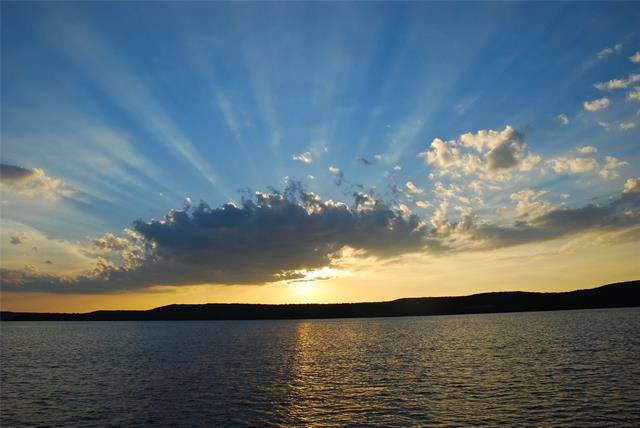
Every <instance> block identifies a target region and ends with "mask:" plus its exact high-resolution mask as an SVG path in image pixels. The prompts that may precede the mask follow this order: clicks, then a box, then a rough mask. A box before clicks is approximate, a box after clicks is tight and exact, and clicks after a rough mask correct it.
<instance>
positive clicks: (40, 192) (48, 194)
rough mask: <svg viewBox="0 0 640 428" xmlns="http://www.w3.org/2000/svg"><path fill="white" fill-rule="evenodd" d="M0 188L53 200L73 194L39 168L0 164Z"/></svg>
mask: <svg viewBox="0 0 640 428" xmlns="http://www.w3.org/2000/svg"><path fill="white" fill-rule="evenodd" d="M0 188H2V189H6V190H9V191H11V192H14V193H17V194H20V195H24V196H29V197H31V198H33V197H36V196H42V197H44V198H45V199H49V200H55V199H59V198H61V197H69V196H71V195H72V194H73V193H74V192H73V190H71V189H70V188H69V187H68V186H67V185H66V184H65V183H64V182H63V181H62V180H61V179H59V178H51V177H49V176H47V174H45V172H44V170H42V169H40V168H33V169H30V168H22V167H19V166H15V165H7V164H0Z"/></svg>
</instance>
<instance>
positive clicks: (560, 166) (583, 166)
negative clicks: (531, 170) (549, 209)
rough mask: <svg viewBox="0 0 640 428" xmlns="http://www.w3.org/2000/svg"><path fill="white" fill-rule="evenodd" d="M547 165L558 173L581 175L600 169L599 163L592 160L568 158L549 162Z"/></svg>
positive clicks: (563, 157)
mask: <svg viewBox="0 0 640 428" xmlns="http://www.w3.org/2000/svg"><path fill="white" fill-rule="evenodd" d="M547 164H548V165H549V166H550V167H551V169H553V170H554V171H555V172H557V173H565V172H568V173H571V174H579V173H583V172H588V171H593V170H595V169H596V168H597V167H598V161H596V160H595V159H591V158H568V157H565V156H560V157H557V158H554V159H551V160H549V161H547Z"/></svg>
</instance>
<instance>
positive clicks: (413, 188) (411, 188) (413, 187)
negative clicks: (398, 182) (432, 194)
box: [405, 181, 424, 195]
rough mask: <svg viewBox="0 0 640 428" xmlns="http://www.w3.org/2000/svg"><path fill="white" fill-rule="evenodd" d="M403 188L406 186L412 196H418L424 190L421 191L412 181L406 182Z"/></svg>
mask: <svg viewBox="0 0 640 428" xmlns="http://www.w3.org/2000/svg"><path fill="white" fill-rule="evenodd" d="M405 186H407V189H408V190H409V193H411V194H413V195H419V194H421V193H423V192H424V189H421V188H419V187H418V186H416V185H415V184H413V181H407V182H406V183H405Z"/></svg>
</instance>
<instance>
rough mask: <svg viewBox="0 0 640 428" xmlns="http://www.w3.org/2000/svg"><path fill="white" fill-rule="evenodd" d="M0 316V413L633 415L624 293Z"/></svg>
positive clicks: (34, 419) (169, 417)
mask: <svg viewBox="0 0 640 428" xmlns="http://www.w3.org/2000/svg"><path fill="white" fill-rule="evenodd" d="M0 328H1V335H2V363H1V373H0V374H1V378H0V380H1V382H2V383H1V385H0V394H1V398H2V401H1V413H2V414H1V421H0V422H1V423H0V425H2V426H3V427H13V426H32V425H48V426H51V425H55V426H83V427H85V426H105V425H111V426H142V425H156V426H181V427H183V426H225V425H238V426H246V425H253V426H255V425H280V426H292V425H295V426H299V425H305V424H309V425H384V426H409V425H414V426H416V425H430V426H439V425H443V426H445V425H446V426H460V425H466V424H483V425H492V426H495V425H505V426H514V425H547V426H548V425H572V426H582V427H584V426H602V425H616V426H638V425H639V424H640V363H639V360H640V358H639V357H640V308H635V309H605V310H586V311H563V312H538V313H519V314H485V315H460V316H441V317H408V318H388V319H383V318H371V319H342V320H308V321H307V320H304V321H293V320H287V321H197V322H16V323H8V322H4V323H2V324H1V325H0Z"/></svg>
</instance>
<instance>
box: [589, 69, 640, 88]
mask: <svg viewBox="0 0 640 428" xmlns="http://www.w3.org/2000/svg"><path fill="white" fill-rule="evenodd" d="M638 81H640V74H633V73H631V74H629V77H627V78H626V79H624V78H620V79H611V80H609V81H608V82H600V83H596V84H595V85H593V86H595V87H596V89H599V90H601V91H606V90H611V89H625V88H628V87H629V86H630V85H631V84H633V83H635V82H638Z"/></svg>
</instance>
